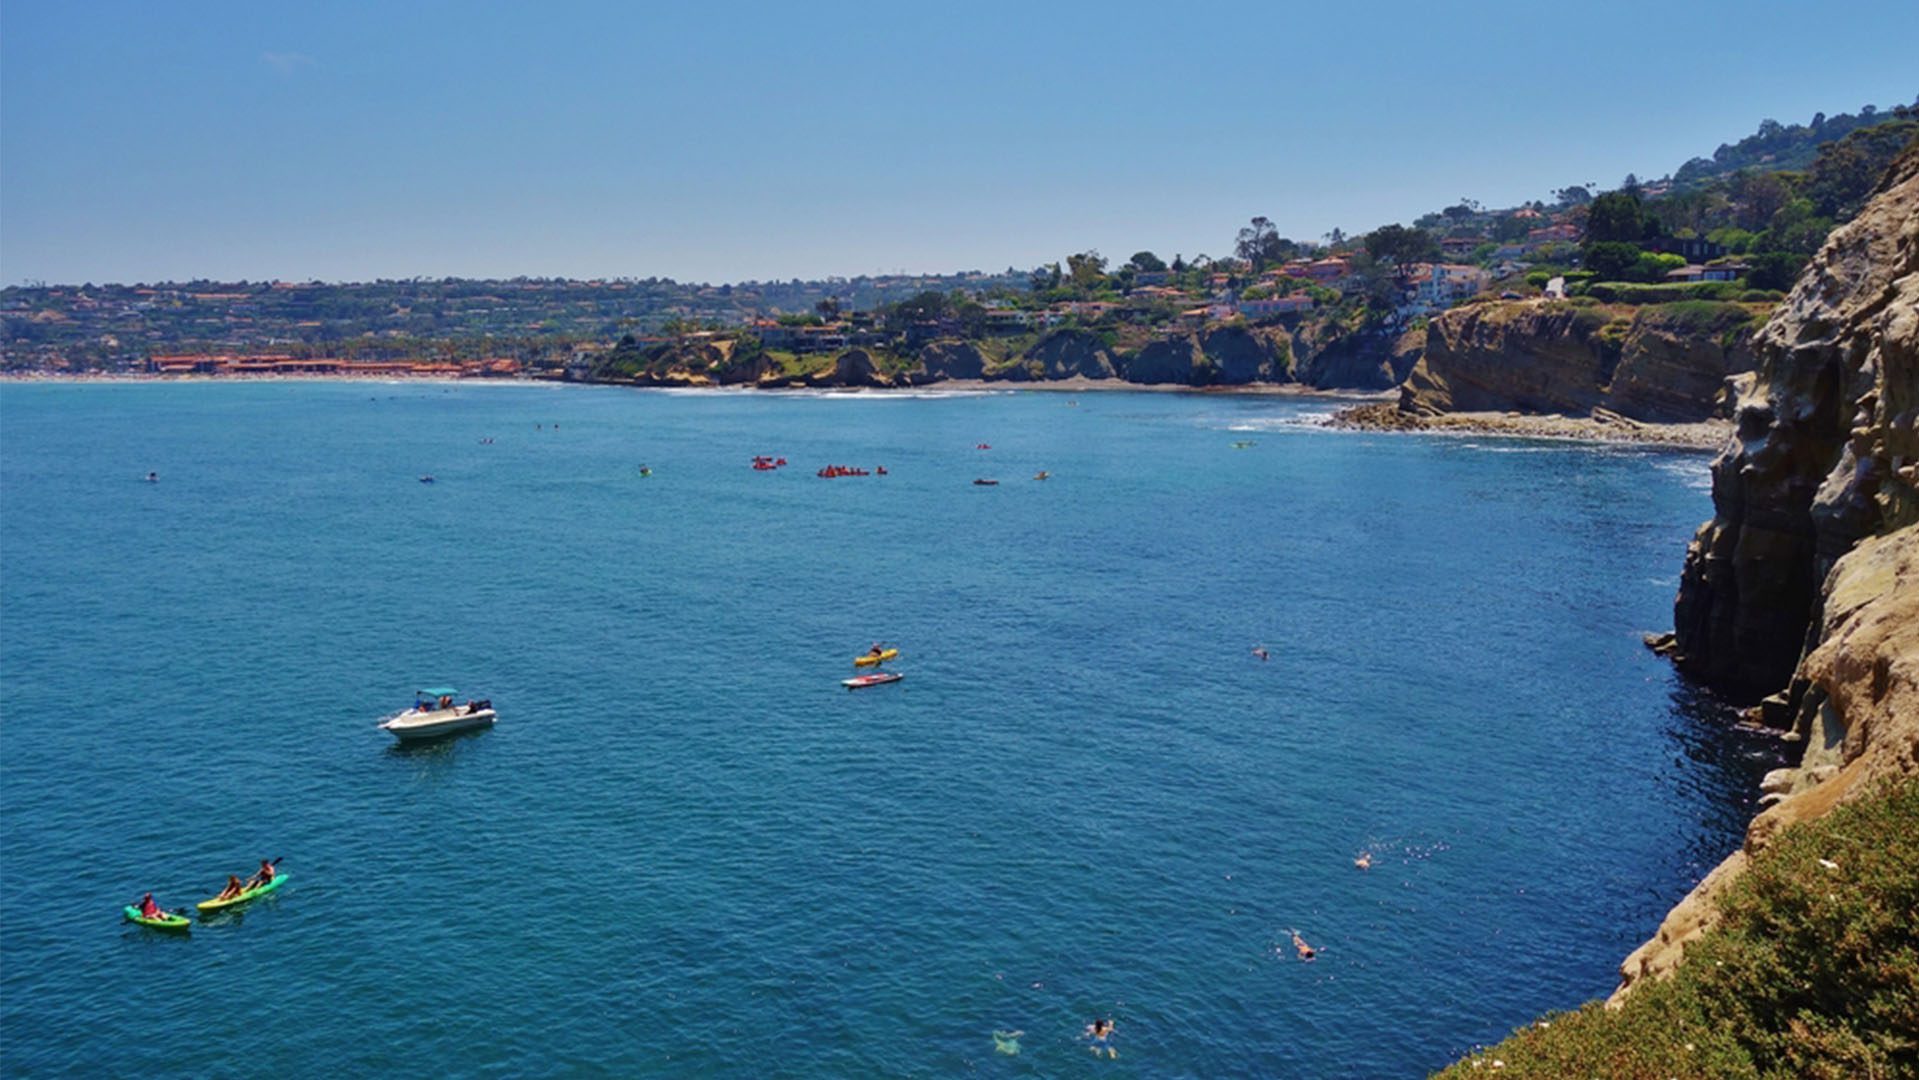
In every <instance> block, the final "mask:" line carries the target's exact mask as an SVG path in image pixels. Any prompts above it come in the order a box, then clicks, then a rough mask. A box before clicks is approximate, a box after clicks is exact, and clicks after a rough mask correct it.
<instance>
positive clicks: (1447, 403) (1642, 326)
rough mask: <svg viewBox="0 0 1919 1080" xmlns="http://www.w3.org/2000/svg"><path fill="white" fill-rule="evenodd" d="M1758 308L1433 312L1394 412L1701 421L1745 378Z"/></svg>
mask: <svg viewBox="0 0 1919 1080" xmlns="http://www.w3.org/2000/svg"><path fill="white" fill-rule="evenodd" d="M1764 310H1765V308H1764V305H1755V304H1739V303H1731V302H1722V301H1714V300H1693V301H1682V302H1679V303H1673V304H1650V305H1643V306H1638V307H1634V306H1630V305H1617V304H1614V305H1608V304H1600V303H1597V302H1591V301H1579V300H1500V301H1490V302H1487V303H1480V304H1470V305H1467V306H1466V307H1461V308H1454V309H1452V310H1450V311H1447V312H1443V313H1442V314H1440V315H1439V316H1438V317H1437V318H1435V319H1433V321H1432V323H1431V324H1430V325H1429V326H1428V327H1427V331H1426V348H1425V353H1424V355H1422V356H1421V357H1420V359H1419V362H1418V363H1417V364H1415V365H1413V369H1412V371H1411V373H1410V374H1409V375H1407V377H1406V380H1405V382H1404V383H1403V384H1402V385H1401V386H1400V398H1399V406H1400V409H1401V410H1402V411H1404V412H1407V413H1411V414H1414V415H1420V416H1433V415H1438V414H1441V413H1448V412H1506V411H1519V412H1529V413H1559V414H1562V415H1567V416H1585V415H1588V414H1590V413H1592V412H1593V411H1594V410H1595V409H1604V410H1608V411H1611V412H1614V413H1618V414H1619V415H1622V416H1627V417H1630V418H1632V419H1634V420H1644V421H1655V422H1663V423H1680V422H1687V421H1694V420H1703V419H1706V418H1708V417H1710V416H1713V415H1715V413H1716V412H1718V411H1719V410H1721V409H1723V408H1724V405H1725V401H1726V398H1727V394H1726V386H1727V380H1728V378H1729V377H1731V376H1734V375H1737V374H1739V373H1741V372H1744V371H1747V370H1750V369H1751V367H1752V366H1753V360H1754V353H1753V350H1752V348H1751V345H1750V343H1749V342H1748V340H1747V339H1748V337H1749V335H1750V330H1751V326H1752V324H1753V323H1754V322H1755V321H1756V319H1757V317H1758V316H1759V314H1760V313H1762V312H1763V311H1764Z"/></svg>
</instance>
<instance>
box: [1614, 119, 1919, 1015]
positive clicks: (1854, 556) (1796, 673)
mask: <svg viewBox="0 0 1919 1080" xmlns="http://www.w3.org/2000/svg"><path fill="white" fill-rule="evenodd" d="M1755 347H1756V349H1757V351H1758V355H1759V366H1758V369H1757V370H1756V371H1755V372H1754V373H1753V375H1752V376H1751V378H1750V379H1748V380H1745V381H1744V383H1743V385H1742V386H1741V393H1740V395H1739V401H1738V421H1739V428H1738V432H1737V434H1736V435H1735V436H1734V437H1733V439H1732V440H1731V442H1730V443H1729V444H1728V445H1727V446H1726V448H1725V450H1724V451H1723V452H1722V453H1721V454H1720V456H1719V457H1718V459H1717V460H1715V461H1714V463H1713V506H1714V510H1715V513H1714V517H1713V519H1712V520H1711V521H1709V522H1707V523H1706V524H1705V525H1704V526H1702V527H1701V528H1700V530H1699V534H1698V536H1697V537H1696V538H1695V539H1694V540H1693V542H1692V545H1691V546H1690V547H1689V548H1688V550H1687V554H1686V568H1685V572H1684V576H1683V578H1682V581H1681V586H1680V595H1679V599H1678V601H1677V603H1676V605H1675V616H1676V618H1677V619H1678V621H1679V633H1678V640H1677V645H1678V647H1679V650H1680V653H1679V657H1678V659H1679V661H1680V663H1681V664H1682V665H1684V666H1685V667H1686V668H1687V669H1689V670H1692V671H1696V672H1699V673H1700V674H1702V675H1704V676H1706V677H1708V678H1710V679H1712V680H1713V681H1715V682H1717V683H1719V684H1720V685H1722V686H1726V687H1728V688H1730V689H1732V690H1734V691H1735V692H1743V693H1746V694H1757V693H1769V692H1773V691H1778V692H1777V693H1774V694H1773V696H1771V697H1769V698H1767V699H1766V702H1765V705H1764V707H1763V708H1762V709H1761V710H1760V714H1761V715H1762V716H1763V717H1765V718H1766V719H1768V720H1769V721H1772V722H1774V723H1778V724H1783V725H1786V726H1789V727H1790V730H1789V731H1788V732H1787V734H1786V738H1787V739H1788V740H1790V741H1792V742H1794V743H1797V744H1799V745H1801V746H1803V748H1804V752H1803V754H1802V757H1801V760H1800V762H1799V764H1798V766H1797V767H1795V768H1791V769H1781V770H1778V771H1777V772H1774V773H1772V774H1770V775H1768V776H1767V777H1766V779H1765V782H1764V784H1763V788H1764V790H1765V793H1766V794H1765V797H1764V798H1763V799H1762V803H1763V804H1765V806H1766V809H1764V810H1762V811H1761V812H1760V814H1759V815H1758V816H1757V817H1756V818H1754V819H1753V822H1752V824H1751V826H1749V828H1748V829H1747V832H1746V842H1745V845H1744V847H1743V849H1742V850H1740V851H1738V852H1735V853H1734V854H1733V855H1732V856H1731V857H1730V858H1728V859H1727V860H1726V861H1725V862H1724V863H1722V864H1720V866H1719V867H1718V868H1717V869H1715V870H1714V871H1713V872H1712V873H1711V874H1709V875H1708V876H1707V877H1706V878H1705V879H1704V880H1703V881H1701V882H1700V883H1699V886H1698V887H1697V888H1695V889H1694V890H1693V891H1692V893H1691V894H1690V895H1688V896H1687V897H1686V898H1685V899H1684V900H1683V901H1681V902H1680V903H1679V905H1678V906H1677V907H1675V908H1674V909H1673V911H1672V913H1671V914H1670V915H1668V916H1667V918H1666V920H1665V922H1664V923H1662V924H1661V926H1660V928H1659V932H1658V934H1657V935H1656V936H1655V937H1654V938H1653V939H1652V940H1651V941H1648V942H1647V943H1646V944H1645V945H1642V946H1641V947H1640V948H1639V949H1637V950H1635V951H1634V952H1633V954H1632V955H1631V956H1629V957H1627V958H1626V962H1625V963H1624V964H1623V965H1622V966H1621V968H1620V975H1621V977H1622V982H1621V984H1620V988H1619V990H1618V991H1617V992H1616V993H1615V994H1614V1000H1615V1001H1617V1000H1618V999H1619V997H1620V995H1623V994H1625V993H1627V992H1628V991H1629V990H1630V988H1631V987H1632V986H1633V985H1634V984H1635V983H1637V982H1639V981H1641V980H1643V979H1645V978H1648V977H1654V976H1658V975H1660V974H1663V973H1665V972H1667V971H1670V970H1671V969H1672V968H1673V967H1674V966H1675V965H1676V964H1677V963H1678V961H1679V958H1680V955H1681V954H1682V952H1683V950H1684V948H1685V946H1686V944H1687V943H1688V942H1690V941H1692V940H1693V939H1695V938H1697V937H1698V936H1699V935H1700V934H1702V933H1704V932H1705V931H1706V930H1708V929H1710V928H1711V926H1712V925H1713V924H1714V923H1715V921H1716V920H1717V918H1718V898H1719V896H1720V895H1721V894H1723V892H1724V890H1725V889H1726V888H1728V887H1729V886H1730V885H1731V884H1732V882H1733V881H1735V880H1737V879H1738V877H1739V876H1740V874H1741V873H1743V872H1744V869H1745V867H1746V865H1747V863H1748V861H1749V860H1750V858H1751V856H1752V855H1753V854H1755V853H1756V852H1758V851H1760V850H1762V849H1763V848H1764V847H1765V846H1766V845H1767V844H1769V843H1771V842H1772V840H1773V838H1774V837H1775V836H1777V835H1778V833H1779V831H1780V830H1781V829H1782V828H1784V827H1786V826H1788V825H1790V824H1793V823H1794V822H1798V821H1806V820H1810V819H1813V818H1817V817H1820V816H1822V815H1824V814H1825V813H1826V812H1828V811H1829V810H1831V809H1832V808H1833V807H1834V806H1836V805H1838V804H1840V803H1843V802H1845V801H1847V800H1849V799H1852V798H1854V797H1856V796H1858V795H1860V794H1862V793H1863V792H1865V791H1867V790H1869V789H1870V788H1872V787H1873V786H1875V784H1876V782H1877V781H1880V780H1882V779H1885V778H1888V777H1894V776H1910V775H1914V774H1915V773H1919V146H1914V147H1910V148H1908V149H1907V151H1906V153H1905V154H1904V155H1903V156H1902V157H1901V158H1900V160H1899V161H1898V162H1897V163H1895V164H1894V166H1893V168H1892V170H1891V171H1890V172H1889V173H1888V175H1887V177H1886V179H1885V180H1884V181H1883V182H1882V184H1881V186H1880V189H1879V194H1878V195H1877V196H1876V197H1875V198H1874V200H1873V201H1872V202H1871V203H1870V204H1869V205H1868V206H1867V207H1866V209H1865V210H1864V211H1863V212H1862V213H1861V214H1860V215H1859V217H1857V218H1855V219H1854V220H1853V221H1852V222H1851V223H1849V224H1848V225H1846V226H1845V227H1844V228H1842V229H1839V230H1838V231H1836V232H1834V233H1833V235H1832V236H1831V237H1830V238H1829V239H1828V240H1827V241H1826V244H1825V247H1824V248H1822V249H1821V251H1820V253H1819V255H1818V257H1817V258H1815V259H1814V260H1813V262H1812V264H1811V265H1810V266H1808V267H1807V269H1806V272H1805V273H1804V274H1803V275H1802V276H1801V277H1800V279H1799V281H1798V283H1797V284H1796V285H1795V286H1794V288H1793V291H1792V295H1791V296H1790V297H1788V299H1787V301H1786V303H1785V305H1784V306H1783V307H1781V309H1780V310H1779V311H1778V312H1777V313H1776V314H1775V315H1774V316H1773V318H1772V319H1771V320H1770V321H1768V322H1767V324H1766V326H1765V328H1764V329H1763V330H1762V331H1761V332H1760V334H1759V335H1758V337H1757V339H1756V342H1755ZM1802 642H1803V643H1804V647H1803V648H1802V647H1801V643H1802ZM1782 688H1783V689H1782Z"/></svg>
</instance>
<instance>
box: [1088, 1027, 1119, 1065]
mask: <svg viewBox="0 0 1919 1080" xmlns="http://www.w3.org/2000/svg"><path fill="white" fill-rule="evenodd" d="M1114 1026H1115V1025H1114V1023H1113V1021H1111V1020H1107V1019H1103V1018H1102V1019H1095V1020H1094V1021H1093V1022H1092V1023H1090V1024H1088V1025H1086V1038H1087V1039H1088V1040H1090V1041H1091V1042H1092V1045H1091V1046H1089V1047H1087V1049H1088V1050H1091V1051H1092V1052H1093V1056H1094V1057H1098V1056H1099V1052H1100V1051H1101V1050H1104V1051H1106V1056H1107V1057H1108V1058H1116V1057H1118V1056H1119V1051H1118V1050H1115V1049H1113V1047H1112V1045H1111V1043H1110V1042H1109V1040H1111V1039H1112V1037H1113V1028H1114Z"/></svg>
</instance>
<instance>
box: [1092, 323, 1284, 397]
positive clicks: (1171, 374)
mask: <svg viewBox="0 0 1919 1080" xmlns="http://www.w3.org/2000/svg"><path fill="white" fill-rule="evenodd" d="M1120 375H1121V377H1122V378H1124V379H1125V380H1126V381H1127V382H1134V383H1142V384H1148V385H1153V384H1169V383H1170V384H1175V385H1179V386H1244V385H1247V384H1249V383H1256V382H1291V381H1292V379H1293V354H1292V338H1291V337H1289V336H1288V335H1287V334H1286V332H1285V331H1284V330H1278V329H1270V328H1257V329H1249V328H1247V327H1243V326H1224V327H1220V328H1218V329H1215V330H1209V331H1207V332H1206V333H1203V334H1175V335H1172V336H1170V337H1164V338H1161V339H1159V340H1158V341H1155V342H1153V343H1151V344H1149V345H1147V346H1145V347H1144V348H1142V349H1140V350H1139V351H1138V352H1136V353H1133V354H1132V355H1131V356H1126V357H1122V358H1121V360H1120Z"/></svg>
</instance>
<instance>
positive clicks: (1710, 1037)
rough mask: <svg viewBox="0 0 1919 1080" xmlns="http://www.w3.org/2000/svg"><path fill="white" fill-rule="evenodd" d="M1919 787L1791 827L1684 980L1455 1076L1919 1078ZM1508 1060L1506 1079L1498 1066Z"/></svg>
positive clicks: (1516, 1039)
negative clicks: (1492, 1070)
mask: <svg viewBox="0 0 1919 1080" xmlns="http://www.w3.org/2000/svg"><path fill="white" fill-rule="evenodd" d="M1915 866H1919V780H1913V779H1903V780H1898V781H1893V782H1889V783H1888V784H1886V785H1885V786H1884V787H1882V788H1880V789H1879V790H1877V791H1874V792H1872V793H1870V794H1869V795H1867V796H1866V797H1864V798H1861V799H1858V800H1856V801H1854V802H1851V803H1847V804H1844V805H1841V806H1839V807H1838V808H1836V809H1835V810H1833V811H1832V813H1830V814H1828V815H1827V816H1826V817H1824V818H1821V819H1819V820H1817V821H1812V822H1808V823H1805V824H1802V825H1796V826H1793V827H1791V828H1788V829H1786V830H1785V831H1783V832H1781V833H1780V834H1779V835H1778V836H1777V837H1776V838H1775V839H1774V841H1773V843H1772V845H1771V846H1770V847H1768V848H1767V849H1766V850H1765V851H1763V852H1761V853H1760V854H1759V856H1758V857H1757V858H1755V859H1754V860H1753V862H1752V865H1751V867H1749V868H1748V870H1747V872H1746V874H1745V875H1744V876H1743V877H1741V878H1740V879H1739V880H1738V881H1737V882H1735V883H1734V884H1733V885H1732V887H1731V888H1730V889H1729V890H1727V892H1726V894H1725V896H1724V897H1722V898H1721V900H1720V910H1721V912H1722V916H1721V919H1720V921H1719V924H1718V925H1717V926H1715V927H1714V928H1713V929H1712V930H1710V931H1708V932H1707V933H1706V934H1705V935H1704V936H1703V937H1701V938H1700V939H1699V940H1698V941H1696V942H1694V943H1693V944H1692V945H1690V946H1689V947H1688V948H1687V949H1686V952H1685V956H1684V959H1682V960H1681V962H1680V964H1679V967H1678V969H1677V970H1676V971H1674V972H1673V974H1672V975H1671V976H1670V977H1668V978H1666V979H1662V980H1656V981H1652V982H1648V983H1645V984H1642V985H1640V986H1638V987H1636V988H1635V989H1634V990H1633V992H1632V993H1631V994H1629V995H1627V997H1626V999H1625V1002H1624V1003H1623V1004H1622V1005H1621V1007H1620V1008H1618V1009H1608V1008H1606V1007H1605V1006H1603V1005H1601V1004H1600V1003H1598V1002H1592V1003H1589V1004H1587V1005H1585V1006H1583V1007H1582V1008H1580V1009H1579V1010H1577V1011H1576V1012H1569V1013H1558V1014H1555V1015H1553V1016H1551V1017H1548V1018H1547V1019H1546V1020H1545V1021H1542V1022H1540V1023H1539V1024H1535V1025H1533V1026H1530V1027H1526V1028H1522V1029H1520V1030H1519V1031H1518V1032H1516V1033H1515V1034H1514V1035H1513V1036H1512V1037H1511V1038H1509V1039H1507V1040H1506V1041H1505V1042H1502V1043H1500V1044H1499V1045H1497V1046H1494V1047H1490V1048H1487V1049H1486V1050H1483V1051H1480V1052H1478V1053H1475V1054H1473V1055H1472V1056H1471V1057H1470V1058H1468V1059H1467V1060H1465V1061H1461V1062H1458V1063H1455V1064H1454V1065H1453V1066H1452V1067H1451V1068H1449V1069H1447V1070H1446V1071H1445V1072H1443V1073H1441V1074H1440V1075H1441V1076H1442V1077H1444V1078H1447V1080H1463V1078H1465V1077H1485V1076H1487V1075H1496V1076H1498V1077H1500V1078H1502V1080H1521V1078H1545V1077H1553V1078H1557V1077H1566V1076H1581V1077H1583V1076H1605V1077H1610V1078H1616V1080H1665V1078H1667V1077H1672V1076H1685V1077H1702V1078H1714V1077H1740V1078H1747V1077H1756V1078H1762V1080H1787V1078H1800V1077H1805V1078H1812V1080H1840V1078H1850V1077H1895V1076H1915V1075H1919V928H1916V926H1919V923H1916V922H1915V919H1914V917H1913V913H1914V912H1916V911H1919V874H1916V873H1914V872H1913V867H1915ZM1493 1060H1498V1061H1501V1062H1503V1066H1502V1067H1501V1068H1500V1069H1499V1070H1498V1071H1497V1072H1496V1073H1490V1074H1489V1073H1488V1071H1487V1069H1488V1067H1489V1066H1490V1065H1491V1063H1492V1061H1493Z"/></svg>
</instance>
